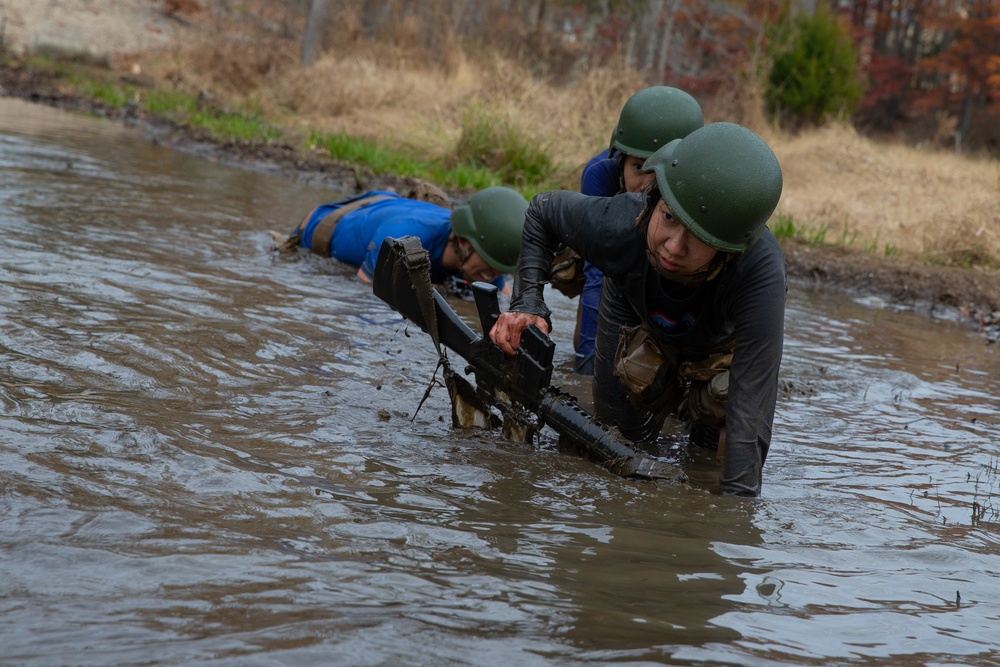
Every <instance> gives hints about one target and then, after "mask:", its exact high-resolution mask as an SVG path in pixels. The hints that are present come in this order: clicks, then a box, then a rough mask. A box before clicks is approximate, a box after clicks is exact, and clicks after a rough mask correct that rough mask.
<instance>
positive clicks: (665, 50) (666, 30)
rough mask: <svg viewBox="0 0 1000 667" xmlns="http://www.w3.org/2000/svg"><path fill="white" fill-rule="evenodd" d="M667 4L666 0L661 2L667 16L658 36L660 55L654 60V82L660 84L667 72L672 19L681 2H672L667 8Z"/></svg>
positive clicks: (672, 30) (674, 17) (672, 26)
mask: <svg viewBox="0 0 1000 667" xmlns="http://www.w3.org/2000/svg"><path fill="white" fill-rule="evenodd" d="M667 2H668V0H663V8H664V9H666V11H667V15H666V17H665V19H664V22H663V34H662V35H661V36H660V54H659V56H658V57H657V58H656V80H657V81H659V82H660V83H664V82H665V80H666V77H665V76H664V72H666V71H667V56H669V55H670V42H671V41H673V40H672V38H673V36H674V19H676V18H677V12H678V11H679V10H680V8H681V0H672V1H671V2H670V7H667Z"/></svg>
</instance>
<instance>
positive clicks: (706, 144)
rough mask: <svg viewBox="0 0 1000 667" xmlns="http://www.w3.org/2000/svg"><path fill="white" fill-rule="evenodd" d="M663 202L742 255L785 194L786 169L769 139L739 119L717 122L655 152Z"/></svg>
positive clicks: (721, 246) (650, 165)
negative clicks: (783, 189)
mask: <svg viewBox="0 0 1000 667" xmlns="http://www.w3.org/2000/svg"><path fill="white" fill-rule="evenodd" d="M642 169H643V171H646V172H649V171H652V172H655V173H656V183H657V185H658V186H659V188H660V194H661V196H662V197H663V200H664V201H665V202H666V203H667V206H669V207H670V210H671V211H673V213H674V215H675V216H677V218H678V219H679V220H680V222H681V223H682V224H683V225H684V226H685V227H686V228H687V229H688V231H690V232H691V233H692V234H694V235H695V236H696V237H697V238H698V239H699V240H701V241H702V242H703V243H705V244H707V245H709V246H711V247H713V248H715V249H717V250H722V251H724V252H734V253H741V252H743V251H745V250H747V249H748V248H749V247H750V246H752V245H753V244H754V242H755V241H756V240H757V238H758V237H759V236H760V235H761V232H763V231H764V225H765V224H767V220H768V218H770V217H771V213H773V212H774V209H775V207H776V206H777V205H778V199H779V198H780V197H781V167H780V166H779V165H778V159H777V158H776V157H775V156H774V153H773V152H772V151H771V149H770V148H769V147H768V145H767V144H766V143H764V140H763V139H761V138H760V137H758V136H757V135H756V134H754V133H753V132H751V131H750V130H748V129H747V128H745V127H743V126H741V125H736V124H734V123H712V124H710V125H706V126H705V127H703V128H701V129H699V130H695V131H694V132H692V133H691V134H689V135H688V136H687V137H685V138H684V139H677V140H674V141H672V142H670V143H669V144H667V145H666V146H664V147H663V148H661V149H660V150H658V151H656V153H654V154H653V155H652V157H650V158H649V159H648V160H646V162H645V164H643V166H642Z"/></svg>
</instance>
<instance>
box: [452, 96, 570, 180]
mask: <svg viewBox="0 0 1000 667" xmlns="http://www.w3.org/2000/svg"><path fill="white" fill-rule="evenodd" d="M455 159H456V160H457V162H458V163H467V164H470V165H479V166H482V167H485V168H486V169H489V170H490V171H493V172H496V174H497V175H498V176H499V177H500V179H501V180H502V181H503V182H504V183H509V184H513V185H516V186H522V187H523V186H526V185H529V184H539V183H546V182H549V181H550V180H551V179H552V176H553V173H554V172H555V163H554V161H553V160H552V157H551V155H550V154H549V147H548V146H547V145H545V144H544V142H542V141H540V140H538V139H537V138H535V137H532V136H531V135H529V134H528V133H526V132H525V131H524V130H523V129H521V128H520V127H518V126H517V125H516V124H515V123H514V122H513V121H512V119H511V118H510V117H509V116H508V115H506V114H504V113H502V112H499V111H495V110H491V109H485V108H483V107H480V106H479V105H477V104H471V105H469V107H468V108H467V109H466V110H465V113H464V114H463V115H462V133H461V136H460V137H459V139H458V143H457V144H456V146H455Z"/></svg>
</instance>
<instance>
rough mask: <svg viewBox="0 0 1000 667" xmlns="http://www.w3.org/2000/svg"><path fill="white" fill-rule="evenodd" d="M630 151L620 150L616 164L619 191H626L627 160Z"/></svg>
mask: <svg viewBox="0 0 1000 667" xmlns="http://www.w3.org/2000/svg"><path fill="white" fill-rule="evenodd" d="M628 158H629V156H628V153H622V152H621V151H618V154H617V156H616V158H615V164H616V165H618V192H625V162H626V161H627V160H628Z"/></svg>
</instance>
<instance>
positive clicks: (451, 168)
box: [307, 132, 557, 196]
mask: <svg viewBox="0 0 1000 667" xmlns="http://www.w3.org/2000/svg"><path fill="white" fill-rule="evenodd" d="M307 144H308V145H309V146H310V147H311V148H316V149H320V150H323V151H325V152H326V153H327V154H329V156H330V157H332V158H334V159H335V160H339V161H341V162H344V163H346V164H348V165H351V166H353V167H356V168H359V169H360V168H363V169H367V170H369V171H371V172H372V173H374V174H377V175H395V176H403V177H413V178H421V179H424V180H428V181H431V182H433V183H437V184H438V185H441V186H443V187H446V188H456V189H465V190H481V189H483V188H487V187H490V186H494V185H508V186H510V187H514V188H517V189H519V190H521V191H522V193H524V194H525V196H527V195H528V194H533V193H534V192H538V191H541V190H544V189H549V190H554V189H557V186H556V185H555V183H553V182H551V181H541V180H534V181H525V182H522V181H521V180H520V179H513V180H511V179H510V178H506V179H505V178H504V174H503V172H502V171H501V170H497V169H493V168H490V167H489V166H487V165H486V164H485V161H484V160H482V159H474V158H464V159H456V158H455V156H447V155H446V156H443V157H437V158H435V157H431V158H427V157H418V156H416V155H415V153H416V151H417V150H418V149H409V150H408V149H406V148H402V149H400V148H393V147H389V146H386V145H385V144H384V143H382V142H378V141H375V140H372V139H359V138H356V137H350V136H348V135H346V134H343V133H333V134H325V133H318V132H311V133H310V135H309V138H308V140H307ZM514 169H515V170H516V168H514ZM507 173H508V174H510V173H513V172H512V171H511V170H508V171H507ZM519 173H523V172H519ZM547 174H548V172H547Z"/></svg>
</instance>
